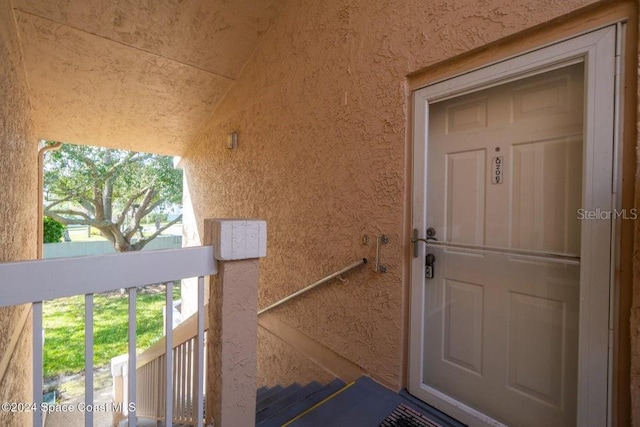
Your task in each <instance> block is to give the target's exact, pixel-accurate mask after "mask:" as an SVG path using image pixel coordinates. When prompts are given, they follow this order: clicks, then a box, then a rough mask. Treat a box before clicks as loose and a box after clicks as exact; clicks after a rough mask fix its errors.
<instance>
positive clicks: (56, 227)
mask: <svg viewBox="0 0 640 427" xmlns="http://www.w3.org/2000/svg"><path fill="white" fill-rule="evenodd" d="M42 222H43V230H44V234H43V239H42V240H43V241H44V243H58V242H59V241H60V240H61V239H62V236H63V235H64V229H65V228H66V227H65V225H64V224H62V223H59V222H58V221H56V220H55V219H53V218H49V217H48V216H45V217H44V219H43V221H42Z"/></svg>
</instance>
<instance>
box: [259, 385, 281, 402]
mask: <svg viewBox="0 0 640 427" xmlns="http://www.w3.org/2000/svg"><path fill="white" fill-rule="evenodd" d="M282 389H283V387H282V386H281V385H276V386H273V387H270V388H267V389H266V390H264V391H262V392H260V394H258V393H256V402H257V403H259V402H260V401H262V400H264V399H266V398H268V397H270V396H272V395H274V394H276V393H279V392H280V391H281V390H282Z"/></svg>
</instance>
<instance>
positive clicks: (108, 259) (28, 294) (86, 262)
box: [0, 246, 217, 427]
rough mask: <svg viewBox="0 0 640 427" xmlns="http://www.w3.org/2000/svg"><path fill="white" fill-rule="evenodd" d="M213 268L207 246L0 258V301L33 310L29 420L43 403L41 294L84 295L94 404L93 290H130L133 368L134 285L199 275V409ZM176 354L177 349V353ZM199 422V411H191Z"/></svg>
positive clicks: (168, 408)
mask: <svg viewBox="0 0 640 427" xmlns="http://www.w3.org/2000/svg"><path fill="white" fill-rule="evenodd" d="M216 273H217V267H216V262H215V260H214V256H213V247H212V246H202V247H194V248H183V249H172V250H160V251H150V252H128V253H119V254H110V255H102V256H91V257H80V258H62V259H47V260H38V261H24V262H9V263H0V307H6V306H12V305H19V304H30V303H31V304H32V316H33V405H34V407H35V410H34V412H33V425H34V426H41V425H42V421H43V411H42V409H43V407H42V383H43V378H42V359H43V349H42V347H43V340H42V302H43V301H46V300H51V299H56V298H62V297H69V296H74V295H84V296H85V372H86V379H85V403H86V404H87V405H93V374H92V373H93V295H94V294H96V293H101V292H109V291H115V290H119V289H122V288H125V289H127V291H128V296H129V353H128V354H129V358H128V362H127V371H128V372H136V288H137V287H140V286H145V285H150V284H155V283H168V282H173V281H174V280H180V279H184V278H188V277H198V315H197V319H196V323H197V334H196V337H197V338H196V343H195V345H194V348H193V349H192V350H191V353H192V355H193V356H192V362H191V363H192V365H193V367H194V368H196V369H195V372H197V373H198V375H194V377H192V380H191V381H192V382H193V383H194V384H195V387H194V394H195V400H196V402H195V405H194V406H195V408H196V411H197V412H196V414H203V409H204V402H203V395H204V392H203V389H204V372H205V371H204V276H209V275H212V274H216ZM172 286H173V285H167V298H166V307H167V316H166V330H171V328H172V322H173V319H172V317H173V316H172V314H171V313H172V308H173V297H172V295H173V294H172V290H173V289H172ZM172 341H173V340H172V336H171V334H169V335H168V336H167V338H166V339H165V340H164V345H165V351H166V353H165V354H166V356H165V357H164V359H163V362H164V365H165V366H164V372H165V378H166V380H165V384H164V387H163V389H164V390H165V396H164V399H166V400H165V402H166V401H173V399H174V389H175V387H174V381H173V378H174V377H173V370H172V367H173V359H174V354H175V353H174V351H173V347H174V346H173V343H172ZM177 357H178V356H177V355H176V358H177ZM136 390H137V387H136V375H129V376H128V384H127V396H128V401H127V403H128V404H132V406H131V407H135V406H136V396H137V393H136ZM173 409H174V405H165V417H166V418H165V419H168V420H170V419H173ZM84 415H85V425H86V426H92V425H93V413H92V412H91V411H85V414H84ZM196 418H197V420H196V422H195V424H196V425H198V426H201V425H202V416H198V417H196ZM128 421H129V426H132V427H133V426H135V425H136V412H135V411H131V412H129V413H128Z"/></svg>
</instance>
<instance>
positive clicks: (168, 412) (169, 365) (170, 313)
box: [164, 282, 173, 426]
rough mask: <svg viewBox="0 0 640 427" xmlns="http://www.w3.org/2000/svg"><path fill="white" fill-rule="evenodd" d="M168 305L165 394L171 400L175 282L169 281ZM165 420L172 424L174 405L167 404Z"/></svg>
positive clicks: (167, 289)
mask: <svg viewBox="0 0 640 427" xmlns="http://www.w3.org/2000/svg"><path fill="white" fill-rule="evenodd" d="M166 292H167V298H166V299H167V305H166V307H167V308H166V312H167V315H166V322H165V330H166V331H167V333H166V334H165V354H166V355H167V357H166V359H165V367H164V369H165V370H164V374H165V378H166V379H167V380H166V389H165V396H166V401H167V402H171V396H173V381H172V375H171V373H172V369H173V352H172V350H173V282H169V283H167V287H166ZM164 420H165V424H166V425H168V426H169V425H171V423H172V421H173V407H172V405H169V404H167V405H165V412H164Z"/></svg>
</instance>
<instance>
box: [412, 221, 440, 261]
mask: <svg viewBox="0 0 640 427" xmlns="http://www.w3.org/2000/svg"><path fill="white" fill-rule="evenodd" d="M435 236H436V229H435V228H433V227H429V228H427V237H426V238H425V239H422V238H420V237H418V229H417V228H414V229H413V235H412V236H411V243H413V257H414V258H417V257H418V242H424V243H429V241H436V242H437V241H438V239H436V237H435Z"/></svg>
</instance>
